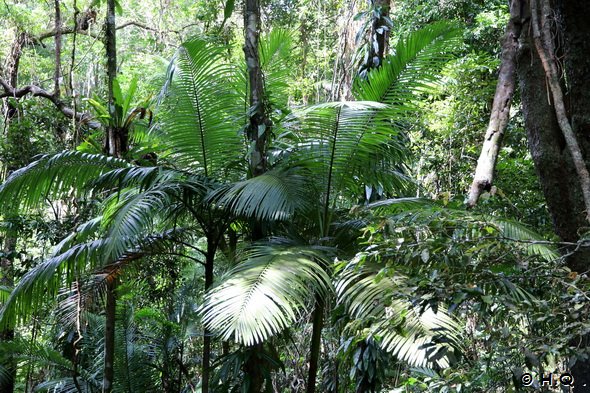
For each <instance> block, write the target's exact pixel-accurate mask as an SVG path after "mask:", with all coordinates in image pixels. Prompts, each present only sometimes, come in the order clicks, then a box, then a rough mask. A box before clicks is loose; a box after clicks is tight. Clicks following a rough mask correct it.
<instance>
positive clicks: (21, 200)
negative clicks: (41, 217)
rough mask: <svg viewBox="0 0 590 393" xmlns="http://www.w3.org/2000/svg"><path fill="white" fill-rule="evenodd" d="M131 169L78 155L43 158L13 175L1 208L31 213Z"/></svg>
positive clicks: (0, 192)
mask: <svg viewBox="0 0 590 393" xmlns="http://www.w3.org/2000/svg"><path fill="white" fill-rule="evenodd" d="M129 166H130V164H129V163H127V162H125V161H124V160H121V159H118V158H114V157H108V156H104V155H101V154H87V153H80V152H77V151H66V152H63V153H58V154H55V155H46V156H42V157H41V158H39V159H37V160H36V161H34V162H33V163H31V164H29V165H27V166H26V167H24V168H21V169H19V170H17V171H14V172H13V173H12V174H11V175H10V176H9V177H8V179H6V181H5V182H4V183H3V184H2V185H0V206H2V209H3V210H4V211H9V210H10V209H18V208H19V207H20V208H25V209H30V208H34V207H37V206H39V205H40V204H42V203H43V202H45V201H46V199H47V198H63V197H68V196H80V195H82V194H83V193H84V192H85V191H88V189H87V185H88V184H89V183H90V181H92V180H94V179H95V178H96V177H98V176H99V175H101V174H103V173H105V172H107V171H110V170H112V169H115V168H125V167H129Z"/></svg>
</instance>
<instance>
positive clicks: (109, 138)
mask: <svg viewBox="0 0 590 393" xmlns="http://www.w3.org/2000/svg"><path fill="white" fill-rule="evenodd" d="M116 32H117V31H116V25H115V0H108V1H107V16H106V22H105V48H106V59H107V86H108V98H107V100H108V106H109V113H111V114H114V112H115V99H114V95H113V83H114V80H115V78H116V77H117V36H116ZM124 149H125V150H126V149H127V146H122V145H121V143H120V141H119V139H118V137H117V135H116V127H115V126H114V124H113V123H112V122H109V126H108V127H107V129H106V132H105V145H104V150H105V153H107V154H109V155H111V156H114V157H121V156H122V155H123V154H122V153H123V150H124ZM116 289H117V280H112V281H110V282H107V287H106V307H105V338H104V373H103V386H102V391H103V393H111V392H112V390H113V382H114V376H115V368H114V367H115V327H116V318H117V315H116V311H117V298H116Z"/></svg>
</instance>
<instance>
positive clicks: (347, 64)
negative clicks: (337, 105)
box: [303, 0, 361, 101]
mask: <svg viewBox="0 0 590 393" xmlns="http://www.w3.org/2000/svg"><path fill="white" fill-rule="evenodd" d="M358 3H359V1H358V0H352V1H350V2H349V3H348V4H347V6H346V7H342V11H341V12H342V15H340V17H339V18H338V30H339V31H338V56H337V57H336V61H334V70H333V76H332V88H331V91H330V99H331V100H332V101H349V100H352V99H353V97H352V81H353V78H354V76H355V75H356V73H357V71H358V70H357V69H356V67H357V65H356V64H353V58H354V52H355V49H356V45H355V37H356V33H357V32H358V30H359V29H360V26H361V22H360V21H355V20H354V17H355V16H356V15H357V14H358V12H359V9H358ZM303 75H305V74H303Z"/></svg>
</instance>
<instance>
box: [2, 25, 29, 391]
mask: <svg viewBox="0 0 590 393" xmlns="http://www.w3.org/2000/svg"><path fill="white" fill-rule="evenodd" d="M26 43H27V35H26V33H24V32H22V33H18V32H17V35H16V38H15V40H14V42H13V44H12V47H11V49H10V57H9V58H8V59H7V61H6V72H7V75H6V76H7V79H8V81H9V84H10V86H11V87H13V88H15V87H16V85H17V83H18V70H19V64H20V58H21V54H22V49H23V46H24V45H26ZM3 109H4V119H5V120H4V128H5V133H6V134H5V138H6V140H7V141H8V143H7V145H8V146H11V148H12V149H21V148H22V146H20V145H18V146H17V145H16V144H15V143H11V142H12V140H13V136H15V135H14V134H13V133H14V131H12V130H11V122H12V121H13V120H18V116H17V115H18V107H17V106H15V105H13V104H12V103H10V102H8V101H7V102H6V104H5V105H4V108H3ZM11 156H12V157H19V155H18V154H13V155H11ZM20 158H21V160H9V162H6V163H5V168H3V171H2V173H1V174H0V180H2V181H4V180H5V179H6V177H8V175H10V173H11V172H13V171H14V170H16V169H18V168H19V167H21V166H23V165H26V164H27V163H28V160H27V158H26V157H20ZM10 219H11V217H5V220H6V221H8V222H10ZM16 242H17V237H16V234H15V233H13V232H7V233H6V238H5V239H4V240H3V244H2V246H3V247H2V249H3V252H4V255H5V256H3V257H2V258H0V285H3V286H6V287H8V288H12V287H13V285H14V266H13V262H12V258H11V257H10V256H9V255H10V254H11V253H12V252H14V251H15V249H16ZM14 335H15V332H14V327H13V326H6V327H4V328H2V329H0V341H11V340H13V339H14ZM2 367H3V368H4V370H5V373H4V375H3V376H2V377H1V378H0V393H12V392H13V391H14V388H15V381H16V371H17V369H16V359H14V358H13V357H12V356H8V357H7V359H6V362H5V363H4V364H3V365H2Z"/></svg>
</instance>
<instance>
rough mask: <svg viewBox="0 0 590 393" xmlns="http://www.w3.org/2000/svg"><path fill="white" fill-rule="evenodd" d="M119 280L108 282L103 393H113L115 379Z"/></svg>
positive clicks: (113, 279) (114, 279)
mask: <svg viewBox="0 0 590 393" xmlns="http://www.w3.org/2000/svg"><path fill="white" fill-rule="evenodd" d="M116 288H117V279H116V278H112V279H109V280H108V281H107V286H106V307H105V331H104V374H103V380H102V391H103V393H110V392H112V391H113V382H114V378H115V368H114V365H115V327H116V315H117V296H116V291H115V290H116Z"/></svg>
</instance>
